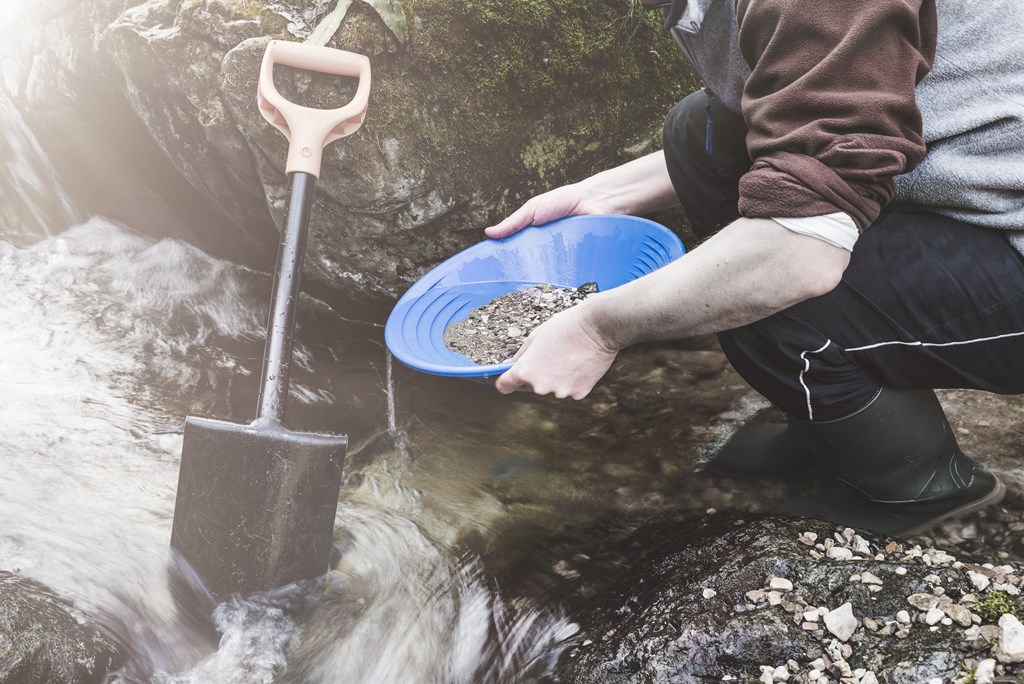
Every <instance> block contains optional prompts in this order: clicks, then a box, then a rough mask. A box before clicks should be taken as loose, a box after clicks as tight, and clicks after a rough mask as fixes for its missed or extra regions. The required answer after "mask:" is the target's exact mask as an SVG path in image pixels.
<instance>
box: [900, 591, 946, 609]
mask: <svg viewBox="0 0 1024 684" xmlns="http://www.w3.org/2000/svg"><path fill="white" fill-rule="evenodd" d="M907 603H909V604H910V605H912V606H914V607H915V608H917V609H918V610H931V609H932V608H935V607H936V606H938V605H939V598H938V597H937V596H933V595H932V594H911V595H910V596H908V597H907Z"/></svg>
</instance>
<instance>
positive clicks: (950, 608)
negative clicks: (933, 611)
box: [942, 603, 972, 627]
mask: <svg viewBox="0 0 1024 684" xmlns="http://www.w3.org/2000/svg"><path fill="white" fill-rule="evenodd" d="M942 612H944V613H945V614H946V615H948V616H949V618H950V619H951V620H952V621H953V622H955V623H957V624H958V625H960V626H961V627H970V626H971V622H972V618H971V611H970V610H968V609H967V608H965V607H964V606H962V605H959V604H956V603H950V604H949V605H943V606H942Z"/></svg>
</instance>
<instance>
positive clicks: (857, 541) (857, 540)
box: [853, 535, 871, 556]
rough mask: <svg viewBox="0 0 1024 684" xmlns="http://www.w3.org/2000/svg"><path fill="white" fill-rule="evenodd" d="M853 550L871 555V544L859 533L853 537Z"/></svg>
mask: <svg viewBox="0 0 1024 684" xmlns="http://www.w3.org/2000/svg"><path fill="white" fill-rule="evenodd" d="M853 551H854V553H861V554H864V555H865V556H870V555H871V546H870V545H869V544H868V542H867V540H865V539H864V538H863V537H861V536H860V535H855V536H854V538H853Z"/></svg>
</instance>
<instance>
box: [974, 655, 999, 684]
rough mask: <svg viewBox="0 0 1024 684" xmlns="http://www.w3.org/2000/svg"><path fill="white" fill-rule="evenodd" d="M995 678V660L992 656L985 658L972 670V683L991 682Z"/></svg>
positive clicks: (986, 683) (985, 683)
mask: <svg viewBox="0 0 1024 684" xmlns="http://www.w3.org/2000/svg"><path fill="white" fill-rule="evenodd" d="M995 680H996V661H995V659H994V658H985V659H984V660H982V661H981V662H980V663H978V669H976V670H975V671H974V684H993V683H994V682H995Z"/></svg>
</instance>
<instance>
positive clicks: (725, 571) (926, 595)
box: [559, 514, 1024, 684]
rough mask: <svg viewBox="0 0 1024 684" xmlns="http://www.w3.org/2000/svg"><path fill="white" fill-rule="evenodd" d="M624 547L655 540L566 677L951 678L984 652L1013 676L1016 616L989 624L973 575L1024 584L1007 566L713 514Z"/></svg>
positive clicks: (586, 627)
mask: <svg viewBox="0 0 1024 684" xmlns="http://www.w3.org/2000/svg"><path fill="white" fill-rule="evenodd" d="M808 542H810V545H809V544H808ZM629 548H631V549H648V551H646V552H644V553H642V554H640V555H639V557H637V559H636V561H635V562H634V563H632V564H631V565H630V568H629V570H628V571H627V572H626V573H625V574H624V576H623V577H622V582H621V584H620V585H619V587H618V589H617V591H615V592H613V593H612V595H611V597H610V598H607V599H604V600H600V601H598V602H597V603H596V604H595V605H594V606H593V607H592V608H591V609H590V610H589V611H587V612H586V614H585V615H583V616H578V617H577V618H576V619H577V621H578V622H580V623H581V625H582V631H581V633H580V635H579V638H580V642H579V645H578V646H576V647H575V648H574V649H571V650H569V651H568V652H567V653H566V655H565V656H563V658H562V661H561V663H560V667H559V681H564V682H571V683H573V684H583V683H596V682H630V683H632V682H637V683H639V682H644V683H655V682H698V681H766V682H773V681H788V682H801V683H807V682H819V681H820V682H844V683H846V684H866V683H867V684H870V683H871V682H879V681H883V682H888V683H891V684H899V683H905V684H911V683H913V684H918V683H920V682H928V681H932V680H936V681H942V682H949V681H953V680H954V679H956V678H958V677H960V676H961V675H962V674H963V673H965V672H973V671H974V669H975V668H977V669H979V670H980V671H981V672H982V674H983V675H984V673H985V672H988V671H989V668H990V664H988V663H984V662H979V661H984V660H985V657H984V656H985V655H987V654H989V653H991V655H992V657H993V658H996V659H998V662H997V663H996V664H995V665H992V666H991V667H992V668H993V669H992V670H991V671H993V672H997V673H998V674H1000V675H1002V674H1006V673H1007V670H1006V668H1007V667H1013V665H1011V663H1016V662H1018V661H1016V660H1012V659H1013V658H1015V657H1016V656H1015V655H1012V654H1015V653H1018V649H1024V643H1022V644H1021V645H1020V646H1018V645H1017V644H1018V637H1017V634H1018V633H1017V632H1016V631H1015V630H1016V626H1017V625H1019V624H1020V623H1019V622H1016V618H1014V617H1013V616H1012V615H1010V614H1006V615H1004V616H1003V617H1002V618H1000V626H999V627H996V626H995V625H982V624H981V623H982V622H983V618H982V616H981V614H980V613H979V611H980V610H981V607H980V605H981V603H984V601H981V600H980V599H979V597H978V596H977V595H976V594H975V592H976V591H977V590H976V589H975V587H974V584H973V583H972V581H971V580H970V579H969V578H968V576H967V573H968V572H975V573H981V574H984V575H985V576H990V575H991V576H992V577H993V579H996V578H998V579H1000V580H1002V584H1005V585H1006V586H1009V587H1012V588H1019V587H1020V584H1021V580H1020V577H1019V574H1018V573H1017V572H1016V570H1015V569H1014V568H1012V567H1011V566H1006V567H1005V568H1000V569H996V568H984V567H982V566H977V565H972V564H968V563H963V562H960V561H958V560H957V559H956V558H955V557H953V556H952V555H950V554H948V553H946V552H943V551H937V550H934V549H925V548H921V547H920V546H911V545H909V544H908V543H906V542H900V541H897V540H892V539H888V538H883V537H878V536H874V535H868V534H864V535H861V534H858V533H856V532H854V530H851V529H849V528H847V529H839V530H837V529H836V528H835V526H833V525H831V524H829V523H824V522H820V521H810V520H790V519H780V518H764V519H760V520H754V521H745V520H738V519H735V518H733V517H729V516H726V515H718V514H716V515H711V516H709V517H706V518H703V519H691V520H677V521H673V522H663V523H658V524H654V525H651V526H649V527H647V528H642V529H640V530H638V531H637V532H636V533H635V534H634V535H633V537H632V538H631V539H630V541H629ZM834 548H843V549H846V550H847V551H849V555H848V556H847V555H842V556H841V557H836V555H835V554H831V555H830V554H828V553H827V552H828V550H830V549H834ZM993 584H995V582H993ZM708 589H711V590H713V594H712V593H710V592H708V591H707V590H708ZM1007 605H1008V606H1009V607H1010V608H1012V604H1007ZM1015 622H1016V624H1014V623H1015ZM1021 638H1024V633H1022V634H1021ZM1020 652H1021V653H1022V656H1024V650H1021V651H1020ZM780 668H781V669H780Z"/></svg>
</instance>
